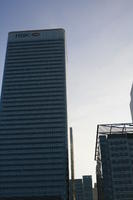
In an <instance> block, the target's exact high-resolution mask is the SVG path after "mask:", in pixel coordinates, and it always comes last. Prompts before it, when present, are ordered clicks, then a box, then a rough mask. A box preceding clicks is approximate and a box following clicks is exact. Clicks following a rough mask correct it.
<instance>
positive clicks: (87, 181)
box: [83, 176, 93, 200]
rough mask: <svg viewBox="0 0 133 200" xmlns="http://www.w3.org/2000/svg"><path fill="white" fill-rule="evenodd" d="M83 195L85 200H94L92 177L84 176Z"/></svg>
mask: <svg viewBox="0 0 133 200" xmlns="http://www.w3.org/2000/svg"><path fill="white" fill-rule="evenodd" d="M83 195H84V200H92V199H93V193H92V176H83Z"/></svg>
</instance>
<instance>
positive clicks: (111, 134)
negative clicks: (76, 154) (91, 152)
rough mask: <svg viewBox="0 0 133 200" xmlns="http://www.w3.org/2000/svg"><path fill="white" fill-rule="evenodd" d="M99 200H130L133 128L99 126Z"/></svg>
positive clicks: (122, 125) (132, 125) (97, 153)
mask: <svg viewBox="0 0 133 200" xmlns="http://www.w3.org/2000/svg"><path fill="white" fill-rule="evenodd" d="M97 130H98V132H97V139H96V152H95V159H96V160H97V171H96V173H97V188H98V200H127V199H128V200H132V199H133V124H105V125H98V128H97Z"/></svg>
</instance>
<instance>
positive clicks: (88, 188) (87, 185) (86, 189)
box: [70, 176, 93, 200]
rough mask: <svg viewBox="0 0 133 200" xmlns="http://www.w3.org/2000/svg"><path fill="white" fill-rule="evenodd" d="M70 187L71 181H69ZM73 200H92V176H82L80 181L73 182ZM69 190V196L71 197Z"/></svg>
mask: <svg viewBox="0 0 133 200" xmlns="http://www.w3.org/2000/svg"><path fill="white" fill-rule="evenodd" d="M70 187H72V185H71V180H70ZM74 188H75V200H93V192H92V176H83V178H82V179H75V180H74ZM71 192H72V190H71V188H70V195H72V193H71ZM70 199H71V198H70Z"/></svg>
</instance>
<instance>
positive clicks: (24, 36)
mask: <svg viewBox="0 0 133 200" xmlns="http://www.w3.org/2000/svg"><path fill="white" fill-rule="evenodd" d="M38 36H40V33H39V32H33V33H17V34H16V35H15V38H27V37H38Z"/></svg>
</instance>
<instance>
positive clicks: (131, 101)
mask: <svg viewBox="0 0 133 200" xmlns="http://www.w3.org/2000/svg"><path fill="white" fill-rule="evenodd" d="M130 97H131V100H130V111H131V117H132V122H133V84H132V87H131V92H130Z"/></svg>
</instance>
